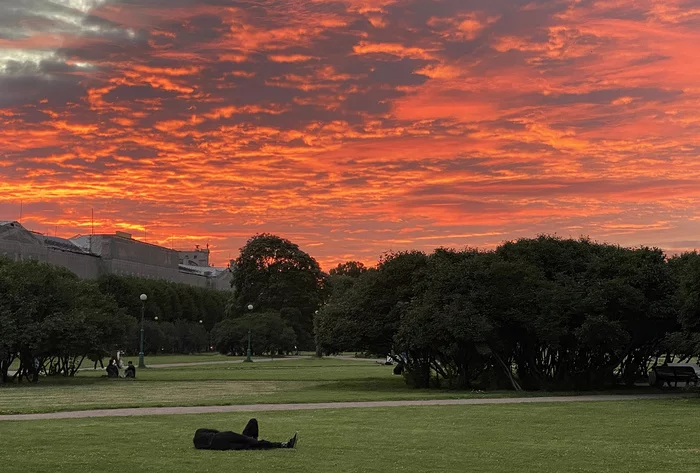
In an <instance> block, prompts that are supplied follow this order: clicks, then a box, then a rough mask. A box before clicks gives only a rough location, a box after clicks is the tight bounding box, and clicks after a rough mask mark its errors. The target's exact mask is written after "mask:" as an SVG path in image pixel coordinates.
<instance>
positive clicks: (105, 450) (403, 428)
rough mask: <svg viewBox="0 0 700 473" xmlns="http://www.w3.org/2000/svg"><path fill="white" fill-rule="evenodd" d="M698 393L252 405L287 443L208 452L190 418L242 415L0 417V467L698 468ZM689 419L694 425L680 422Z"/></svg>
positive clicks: (53, 470)
mask: <svg viewBox="0 0 700 473" xmlns="http://www.w3.org/2000/svg"><path fill="white" fill-rule="evenodd" d="M699 404H700V402H699V401H698V400H697V399H680V400H675V401H631V402H595V403H570V404H569V403H567V404H523V405H491V406H434V407H401V408H399V407H397V408H374V409H334V410H323V411H289V412H258V413H255V416H256V417H257V418H258V420H259V421H260V426H261V434H262V435H263V437H265V438H268V439H271V440H286V439H287V438H289V436H290V435H291V434H292V433H293V432H294V431H295V430H299V432H300V441H299V445H298V448H297V449H295V450H273V451H267V452H212V451H198V450H195V449H194V448H193V447H192V440H191V439H192V434H193V433H194V431H195V429H197V428H199V427H211V428H218V429H232V430H238V431H240V430H241V429H242V428H243V425H244V424H245V422H246V421H247V419H248V415H246V414H243V413H231V414H205V415H180V416H146V417H129V418H93V419H69V420H68V419H67V420H46V421H6V422H0V438H2V448H1V449H0V465H2V471H3V472H5V473H14V472H18V473H25V472H32V473H42V472H46V473H62V472H64V473H74V472H80V471H84V472H91V473H94V472H99V473H111V472H113V473H123V472H132V471H133V472H141V471H144V472H145V471H148V472H154V473H156V472H163V473H166V472H167V473H180V472H182V473H190V472H228V471H241V472H247V473H256V472H259V473H262V472H285V473H286V472H304V473H316V472H318V473H327V472H348V473H350V472H356V473H364V472H378V473H379V472H465V471H466V472H472V471H473V472H481V473H489V472H499V473H500V472H519V473H529V472H532V473H548V472H551V473H566V472H572V473H573V472H577V473H582V472H590V473H606V472H610V473H621V472H630V473H632V472H634V473H637V472H667V471H668V472H673V473H684V472H688V473H691V472H697V471H700V455H698V453H699V452H700V447H698V440H700V435H699V434H697V432H696V431H695V429H694V428H693V427H692V424H691V423H689V419H694V418H695V417H696V415H697V411H698V407H700V405H699ZM689 424H691V425H689Z"/></svg>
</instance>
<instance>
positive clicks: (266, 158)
mask: <svg viewBox="0 0 700 473" xmlns="http://www.w3.org/2000/svg"><path fill="white" fill-rule="evenodd" d="M9 3H12V6H10V5H9ZM698 44H700V0H690V1H689V0H665V1H661V0H645V1H643V2H638V1H633V0H534V1H533V0H490V1H484V0H335V1H330V0H308V1H298V0H282V1H272V0H249V1H231V0H201V1H197V0H15V1H13V2H5V3H3V4H0V143H1V144H2V146H1V147H0V220H18V219H19V213H20V211H19V209H20V202H22V209H23V210H22V213H23V216H22V220H23V222H22V223H23V225H25V226H26V227H27V228H29V229H31V230H33V231H37V232H40V233H47V232H48V233H50V234H52V235H53V234H54V233H55V232H56V231H57V233H58V235H59V236H62V237H66V238H68V237H71V236H73V235H76V234H79V233H89V230H90V228H91V225H92V222H91V214H90V213H91V209H93V208H94V211H95V232H96V233H114V231H116V230H121V231H127V232H129V233H132V234H133V235H134V238H136V239H141V238H142V236H143V231H144V227H145V229H146V240H147V241H148V242H149V243H155V244H160V245H162V246H167V247H171V246H175V247H176V248H179V249H189V248H194V245H195V244H198V245H200V246H201V247H204V246H205V245H206V244H207V242H208V243H209V244H210V250H211V261H212V262H214V263H215V264H217V265H219V266H221V265H225V262H226V261H227V260H228V258H229V255H230V257H231V258H235V257H236V256H237V255H238V250H239V248H240V247H241V246H242V245H243V244H244V243H245V241H246V240H247V239H248V238H250V237H251V236H253V235H254V234H256V233H263V232H269V233H274V234H276V235H279V236H281V237H284V238H288V239H289V240H291V241H292V242H294V243H296V244H298V245H299V246H300V247H301V248H302V249H303V250H304V251H306V252H308V253H309V254H310V255H312V256H313V257H315V258H316V259H317V260H318V261H319V262H320V263H321V265H322V266H323V268H324V269H326V270H328V269H330V268H332V267H333V266H335V265H336V264H338V263H340V262H343V261H347V260H359V261H362V262H364V263H365V264H371V265H373V264H375V263H376V261H377V259H378V257H379V256H380V255H381V254H382V253H384V252H386V251H389V250H394V251H398V250H404V249H418V250H424V251H431V250H432V249H434V248H436V247H439V246H444V247H454V248H462V247H465V246H471V247H480V248H493V247H495V246H497V245H498V244H500V243H501V242H503V241H507V240H513V239H517V238H520V237H533V236H536V235H537V234H540V233H549V234H557V235H560V236H563V237H568V236H572V237H579V236H590V237H591V238H592V239H595V240H598V241H602V242H610V243H617V244H620V245H623V246H639V245H648V246H657V247H660V248H662V249H664V250H665V251H666V252H667V253H669V254H673V253H677V252H681V251H686V250H693V249H695V248H700V237H698V236H697V235H698V234H700V82H698V78H700V54H698V52H697V49H698V46H697V45H698ZM86 230H87V231H86ZM173 242H174V245H173Z"/></svg>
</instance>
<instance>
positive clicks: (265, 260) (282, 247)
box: [230, 233, 327, 349]
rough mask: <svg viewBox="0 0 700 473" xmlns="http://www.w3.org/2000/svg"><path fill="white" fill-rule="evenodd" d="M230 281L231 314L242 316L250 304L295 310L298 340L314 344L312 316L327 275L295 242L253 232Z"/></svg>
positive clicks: (258, 308) (321, 297) (257, 307)
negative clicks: (254, 234) (297, 314)
mask: <svg viewBox="0 0 700 473" xmlns="http://www.w3.org/2000/svg"><path fill="white" fill-rule="evenodd" d="M231 285H232V287H233V289H234V295H233V298H232V301H231V304H230V313H231V315H232V316H234V317H240V316H244V315H245V314H246V312H248V310H247V309H246V307H247V306H248V305H249V304H252V305H253V306H254V308H255V309H254V310H255V311H256V312H257V313H262V312H267V311H275V312H279V311H281V310H282V309H294V310H297V311H298V312H299V314H300V316H299V320H298V324H296V325H295V326H294V330H295V333H296V335H297V338H298V340H299V343H300V345H301V346H302V347H304V348H306V349H308V348H311V347H312V346H313V337H312V335H311V334H312V332H313V316H314V313H315V311H316V310H317V309H318V308H319V307H320V305H321V304H322V302H323V300H324V299H325V297H326V293H327V288H326V275H325V274H323V273H322V272H321V269H320V267H319V265H318V263H317V262H316V260H315V259H314V258H312V257H311V256H309V255H308V254H307V253H305V252H304V251H302V250H300V249H299V247H298V246H297V245H295V244H294V243H292V242H290V241H289V240H286V239H284V238H280V237H278V236H275V235H271V234H267V233H264V234H261V235H256V236H254V237H253V238H251V239H250V240H248V242H247V243H246V245H245V246H244V247H243V248H241V253H240V255H239V257H238V258H237V259H236V262H235V270H234V271H233V279H232V281H231Z"/></svg>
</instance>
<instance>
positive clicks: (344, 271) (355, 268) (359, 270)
mask: <svg viewBox="0 0 700 473" xmlns="http://www.w3.org/2000/svg"><path fill="white" fill-rule="evenodd" d="M366 272H367V268H366V267H365V265H364V264H362V263H361V262H359V261H346V262H345V263H340V264H338V266H336V267H335V268H333V269H331V270H330V272H329V274H330V275H331V276H350V277H351V278H357V277H359V276H361V275H362V274H364V273H366Z"/></svg>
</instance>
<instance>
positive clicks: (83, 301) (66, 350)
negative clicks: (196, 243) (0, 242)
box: [0, 259, 230, 383]
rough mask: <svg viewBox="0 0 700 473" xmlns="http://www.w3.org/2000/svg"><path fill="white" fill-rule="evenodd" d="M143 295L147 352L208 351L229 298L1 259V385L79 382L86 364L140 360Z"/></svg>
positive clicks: (175, 286) (179, 286)
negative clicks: (127, 357)
mask: <svg viewBox="0 0 700 473" xmlns="http://www.w3.org/2000/svg"><path fill="white" fill-rule="evenodd" d="M141 294H146V295H147V296H148V300H147V301H146V303H145V311H144V315H145V324H144V325H145V334H146V337H145V351H146V352H147V353H156V352H166V353H192V352H199V351H203V350H205V349H206V348H207V347H208V346H209V342H210V333H209V331H210V330H211V329H212V328H213V327H214V326H215V325H216V324H217V323H218V322H219V321H221V320H222V319H223V318H224V315H225V313H226V305H227V303H228V301H229V296H230V295H229V293H227V292H222V291H215V290H211V289H205V288H197V287H191V286H187V285H184V284H174V283H170V282H168V281H163V280H149V279H141V278H135V277H124V276H115V275H109V276H104V277H102V278H100V279H98V280H97V281H90V280H83V279H79V278H78V277H77V276H76V275H75V274H73V273H72V272H70V271H68V270H67V269H64V268H60V267H56V266H52V265H48V264H44V263H39V262H36V261H17V262H15V261H10V260H8V259H0V383H7V382H10V381H13V380H17V381H21V380H22V379H27V380H30V381H33V382H37V381H38V379H39V377H40V376H41V375H63V376H73V375H74V374H75V373H76V371H77V370H78V369H79V368H80V366H81V365H82V363H83V361H84V360H85V359H86V358H88V359H91V360H97V359H102V358H105V357H109V356H111V354H112V353H114V352H115V351H116V350H124V351H126V352H127V353H132V354H135V353H138V351H139V335H140V333H139V332H140V319H141V308H142V306H141V301H140V299H139V296H140V295H141ZM156 317H157V320H156ZM10 367H13V369H12V371H14V372H13V373H12V375H10V372H11V370H10Z"/></svg>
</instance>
